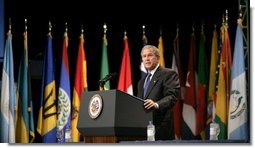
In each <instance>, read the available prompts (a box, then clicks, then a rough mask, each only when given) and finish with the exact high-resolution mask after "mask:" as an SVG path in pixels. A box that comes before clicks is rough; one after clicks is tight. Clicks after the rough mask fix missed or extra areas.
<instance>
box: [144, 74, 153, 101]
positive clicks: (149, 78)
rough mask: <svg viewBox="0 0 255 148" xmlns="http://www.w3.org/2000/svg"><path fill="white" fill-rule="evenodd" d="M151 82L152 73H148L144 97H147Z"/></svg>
mask: <svg viewBox="0 0 255 148" xmlns="http://www.w3.org/2000/svg"><path fill="white" fill-rule="evenodd" d="M150 81H151V73H148V74H147V77H146V80H145V85H144V89H143V97H145V95H146V93H147V89H148V87H149V85H150Z"/></svg>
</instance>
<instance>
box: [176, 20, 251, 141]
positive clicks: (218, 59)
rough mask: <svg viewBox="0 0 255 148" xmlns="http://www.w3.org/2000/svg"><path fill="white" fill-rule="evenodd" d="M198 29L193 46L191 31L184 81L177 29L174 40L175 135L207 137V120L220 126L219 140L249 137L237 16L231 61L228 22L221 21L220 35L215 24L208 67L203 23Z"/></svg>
mask: <svg viewBox="0 0 255 148" xmlns="http://www.w3.org/2000/svg"><path fill="white" fill-rule="evenodd" d="M201 30H202V31H201V34H200V41H199V42H200V43H199V46H196V37H195V34H194V32H193V33H192V35H191V40H190V50H189V59H188V69H187V74H186V83H185V84H184V81H183V80H184V78H183V73H182V69H181V68H182V67H181V61H180V60H179V59H180V57H179V54H180V53H179V52H178V50H179V39H178V36H179V34H178V31H177V35H176V38H175V40H174V52H173V53H174V54H173V62H172V63H173V65H172V68H173V69H175V71H176V72H177V73H178V74H179V78H180V85H181V90H180V94H179V98H181V99H180V100H178V102H177V103H176V105H175V106H174V109H173V110H174V126H175V136H176V139H184V140H192V139H202V140H205V139H208V140H209V139H210V124H211V123H217V124H219V127H220V132H219V133H218V134H219V135H218V139H219V140H226V139H231V140H244V141H249V129H248V128H249V125H248V120H249V118H248V109H249V105H248V104H247V94H246V93H247V85H246V81H247V79H246V71H245V58H244V45H243V37H242V23H241V20H240V19H239V20H238V24H237V30H236V40H235V48H234V55H233V63H232V53H231V51H232V50H231V46H230V39H229V33H228V25H227V24H223V25H222V27H221V36H220V39H219V38H218V35H217V31H216V28H215V30H214V32H213V39H212V46H211V62H210V71H209V69H208V64H207V57H206V49H205V35H204V32H203V27H202V28H201ZM197 47H198V50H196V48H197ZM197 51H198V54H197ZM197 55H198V58H196V56H197ZM197 59H198V61H196V60H197ZM208 72H210V73H208ZM208 80H209V81H208ZM180 113H182V114H180Z"/></svg>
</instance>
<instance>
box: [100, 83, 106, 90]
mask: <svg viewBox="0 0 255 148" xmlns="http://www.w3.org/2000/svg"><path fill="white" fill-rule="evenodd" d="M104 84H105V81H101V82H100V83H99V88H100V90H105V89H104Z"/></svg>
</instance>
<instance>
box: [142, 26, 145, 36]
mask: <svg viewBox="0 0 255 148" xmlns="http://www.w3.org/2000/svg"><path fill="white" fill-rule="evenodd" d="M142 29H143V35H145V25H143V26H142Z"/></svg>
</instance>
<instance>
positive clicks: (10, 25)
mask: <svg viewBox="0 0 255 148" xmlns="http://www.w3.org/2000/svg"><path fill="white" fill-rule="evenodd" d="M11 30H12V22H11V18H9V31H8V33H11Z"/></svg>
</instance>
